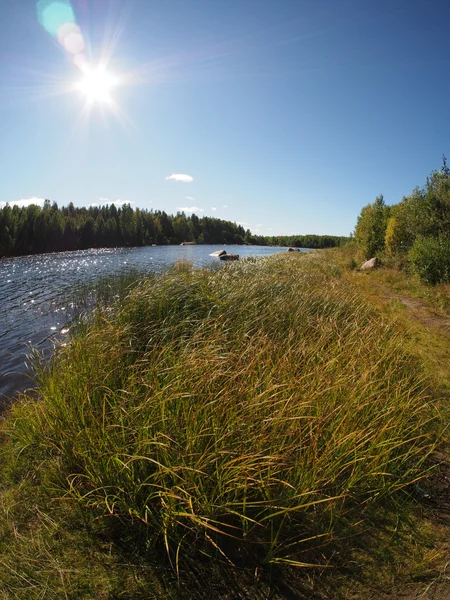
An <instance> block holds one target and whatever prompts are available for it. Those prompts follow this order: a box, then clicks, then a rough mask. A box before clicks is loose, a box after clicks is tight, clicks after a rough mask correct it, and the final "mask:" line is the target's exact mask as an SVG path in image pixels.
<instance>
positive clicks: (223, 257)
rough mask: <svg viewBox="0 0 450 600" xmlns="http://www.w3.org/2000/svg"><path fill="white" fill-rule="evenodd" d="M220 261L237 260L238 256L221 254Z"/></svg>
mask: <svg viewBox="0 0 450 600" xmlns="http://www.w3.org/2000/svg"><path fill="white" fill-rule="evenodd" d="M219 258H220V260H239V254H226V253H225V254H222V255H221V256H219Z"/></svg>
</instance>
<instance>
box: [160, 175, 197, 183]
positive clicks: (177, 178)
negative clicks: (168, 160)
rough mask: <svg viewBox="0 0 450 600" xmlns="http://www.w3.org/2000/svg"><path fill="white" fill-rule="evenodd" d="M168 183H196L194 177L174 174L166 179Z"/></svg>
mask: <svg viewBox="0 0 450 600" xmlns="http://www.w3.org/2000/svg"><path fill="white" fill-rule="evenodd" d="M166 181H182V182H183V183H191V181H194V178H193V177H192V175H186V174H185V173H172V175H168V176H167V177H166Z"/></svg>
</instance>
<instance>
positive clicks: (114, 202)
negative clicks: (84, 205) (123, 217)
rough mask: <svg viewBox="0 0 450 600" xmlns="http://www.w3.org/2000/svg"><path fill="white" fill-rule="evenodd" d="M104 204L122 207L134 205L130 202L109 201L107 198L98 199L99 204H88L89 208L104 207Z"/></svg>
mask: <svg viewBox="0 0 450 600" xmlns="http://www.w3.org/2000/svg"><path fill="white" fill-rule="evenodd" d="M106 204H115V205H116V206H123V205H124V204H135V203H134V202H130V200H120V199H119V200H109V198H99V204H90V205H89V206H101V205H103V206H105V205H106Z"/></svg>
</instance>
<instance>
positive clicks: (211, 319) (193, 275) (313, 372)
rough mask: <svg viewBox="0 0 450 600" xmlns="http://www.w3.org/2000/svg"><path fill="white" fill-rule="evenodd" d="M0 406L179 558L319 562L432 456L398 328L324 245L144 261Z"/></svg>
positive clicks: (51, 475) (433, 427) (143, 540)
mask: <svg viewBox="0 0 450 600" xmlns="http://www.w3.org/2000/svg"><path fill="white" fill-rule="evenodd" d="M39 395H40V399H39V400H38V401H35V400H34V399H32V398H26V397H25V398H24V399H23V401H22V402H21V403H19V404H17V405H16V406H15V407H14V408H13V410H12V414H11V416H10V418H9V420H8V422H7V425H6V426H7V427H8V428H9V435H10V436H12V439H13V442H14V446H15V449H16V452H17V454H18V455H20V457H21V460H22V461H26V462H28V468H31V467H30V465H34V466H33V468H34V469H35V470H36V473H38V474H39V475H38V476H39V480H40V481H41V482H42V485H44V486H45V488H46V489H47V490H48V491H49V493H50V494H51V495H52V496H53V497H56V498H58V499H59V501H62V502H67V503H69V505H71V506H74V505H75V506H76V507H77V509H78V510H79V511H80V514H82V515H83V519H84V521H85V522H87V523H91V526H94V524H95V527H101V529H102V532H103V533H102V535H106V536H107V538H108V539H111V540H118V539H120V540H122V541H123V542H124V541H126V542H127V543H130V544H132V545H133V547H135V548H137V549H138V550H139V551H140V552H143V553H144V554H153V555H163V554H164V555H165V556H167V557H168V560H169V561H170V563H171V564H172V566H173V568H174V570H175V571H180V570H182V569H183V566H184V565H185V564H187V562H189V561H192V560H203V559H205V557H212V558H213V559H216V560H220V561H223V562H224V563H226V564H232V565H234V566H238V567H239V566H252V568H254V567H258V568H259V567H263V566H264V565H281V566H282V565H292V566H297V567H304V568H308V567H313V566H318V565H320V566H322V567H323V566H325V567H327V566H332V565H333V564H334V562H333V561H334V559H333V558H332V557H333V556H335V555H336V551H337V549H339V547H340V546H342V545H343V544H345V543H347V542H346V540H348V539H350V538H352V539H353V538H354V537H355V536H357V534H358V533H361V532H362V531H364V530H365V529H366V528H367V527H369V521H370V520H371V519H373V515H374V514H375V515H376V514H377V511H384V510H386V509H387V508H390V507H391V508H392V507H393V506H394V505H395V503H398V502H399V500H401V499H402V498H403V496H402V494H405V491H407V490H409V489H411V486H414V484H415V483H416V482H417V481H418V480H419V479H421V478H422V477H423V476H424V475H425V474H426V472H427V458H428V457H429V455H430V453H431V452H432V451H433V448H434V447H435V443H436V440H437V438H438V435H439V428H440V424H439V414H438V410H437V408H436V406H435V404H434V402H433V401H432V399H431V398H429V397H428V394H427V388H426V384H425V383H424V382H423V381H422V379H421V376H420V369H419V368H418V365H417V364H416V362H415V361H414V360H413V359H412V358H411V357H410V356H409V355H408V354H406V352H405V351H404V348H403V338H402V336H401V334H400V333H399V331H398V330H397V329H396V328H395V326H393V325H392V324H390V323H388V322H386V321H385V320H383V319H381V318H380V317H379V316H377V314H376V313H375V312H374V311H373V310H372V309H371V308H370V307H368V306H367V305H366V304H365V303H364V302H363V301H362V300H361V299H360V298H359V297H358V295H357V293H356V292H355V291H354V290H353V289H352V288H351V287H350V286H349V283H348V282H346V281H344V280H343V279H342V278H341V277H340V272H339V269H338V268H336V267H333V266H330V265H329V264H327V263H326V262H325V260H324V259H323V258H321V256H320V255H317V254H312V253H311V254H310V255H288V254H287V253H286V255H284V254H283V255H278V256H272V257H268V258H261V259H259V260H251V261H241V262H240V263H237V264H233V265H229V266H228V265H227V266H225V267H224V268H222V269H220V270H219V271H216V272H209V271H206V270H201V271H200V270H199V271H197V270H193V269H191V268H188V267H187V266H186V265H183V266H182V268H181V267H180V268H175V269H172V270H171V271H170V272H168V273H165V274H163V275H161V276H158V277H152V278H151V279H148V280H146V279H143V280H141V281H140V282H139V283H138V284H137V285H135V286H134V287H133V288H132V290H131V291H130V292H129V293H128V295H126V297H125V299H124V300H123V301H122V302H121V304H120V307H118V309H117V310H116V312H115V313H114V314H111V313H108V312H105V311H103V312H102V311H101V310H100V311H98V312H97V315H96V317H95V319H94V322H92V323H91V324H90V325H89V326H88V328H87V330H86V331H84V332H83V333H82V334H80V335H78V337H75V338H74V339H73V340H72V343H71V344H70V345H69V346H68V347H67V348H63V349H62V350H61V351H60V352H59V353H58V354H57V356H56V357H55V359H54V361H53V363H52V365H51V367H50V368H47V369H44V370H43V371H42V372H41V374H40V381H39Z"/></svg>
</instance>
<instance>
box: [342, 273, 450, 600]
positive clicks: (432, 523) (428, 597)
mask: <svg viewBox="0 0 450 600" xmlns="http://www.w3.org/2000/svg"><path fill="white" fill-rule="evenodd" d="M351 279H352V281H353V282H354V283H356V285H357V286H358V287H360V289H361V290H362V291H363V292H364V294H365V295H366V296H367V297H368V299H369V300H370V301H372V302H373V304H374V305H375V306H376V307H377V308H378V309H380V310H381V311H382V312H385V313H386V314H389V315H390V316H393V317H394V318H395V319H397V320H398V321H399V322H400V323H402V325H403V326H404V327H405V328H406V330H407V331H408V336H409V339H410V340H411V342H410V348H409V349H410V350H411V351H412V352H413V353H414V354H415V355H416V356H417V357H418V358H419V359H421V360H422V361H423V363H424V366H425V370H426V372H427V374H428V376H430V377H431V378H432V380H434V381H435V385H436V390H435V391H436V393H438V394H439V396H441V397H442V398H443V402H444V403H445V402H447V400H448V401H449V402H450V317H449V315H448V314H446V313H444V312H443V311H439V310H438V309H436V308H435V307H433V306H431V304H430V303H428V302H426V300H423V299H421V298H417V297H414V296H412V295H409V294H408V293H406V292H403V291H402V292H399V291H396V290H393V289H392V287H390V286H389V285H388V284H386V283H385V282H382V281H380V279H378V278H377V279H375V278H372V277H370V276H369V277H367V275H362V276H359V274H355V275H354V276H352V277H351ZM436 461H437V462H438V463H439V467H440V472H439V474H437V475H436V477H435V479H434V481H433V482H432V485H431V486H430V487H429V488H428V489H427V491H426V494H425V495H424V498H423V499H422V506H421V511H422V512H421V516H420V518H421V519H422V520H423V523H424V524H425V526H426V527H427V528H428V529H429V530H430V531H431V533H432V536H433V538H434V547H433V548H431V549H430V552H429V554H430V556H433V557H434V559H433V560H430V565H429V568H428V570H426V572H425V573H422V575H420V576H419V575H416V576H415V575H411V580H410V581H407V582H405V583H403V584H400V585H397V586H395V587H394V588H393V589H392V590H391V591H390V592H388V593H386V594H383V595H382V596H381V597H380V598H379V600H381V598H382V599H383V600H450V454H449V453H442V454H441V455H439V456H438V457H436ZM368 600H375V598H368ZM377 600H378V599H377Z"/></svg>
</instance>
